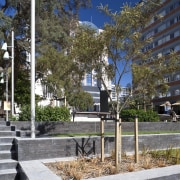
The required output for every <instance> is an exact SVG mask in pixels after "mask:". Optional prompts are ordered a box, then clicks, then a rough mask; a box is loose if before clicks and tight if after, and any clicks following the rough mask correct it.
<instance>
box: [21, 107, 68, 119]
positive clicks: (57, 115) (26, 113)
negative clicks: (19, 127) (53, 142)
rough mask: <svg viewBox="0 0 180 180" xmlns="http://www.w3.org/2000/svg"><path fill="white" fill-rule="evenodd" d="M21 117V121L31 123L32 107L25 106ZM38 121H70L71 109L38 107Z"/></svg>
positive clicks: (36, 114)
mask: <svg viewBox="0 0 180 180" xmlns="http://www.w3.org/2000/svg"><path fill="white" fill-rule="evenodd" d="M21 111H22V112H21V113H20V115H19V121H29V120H30V118H31V112H30V106H23V107H22V109H21ZM35 120H36V121H70V112H69V109H68V108H66V107H64V106H62V107H50V106H46V107H39V106H37V107H36V110H35Z"/></svg>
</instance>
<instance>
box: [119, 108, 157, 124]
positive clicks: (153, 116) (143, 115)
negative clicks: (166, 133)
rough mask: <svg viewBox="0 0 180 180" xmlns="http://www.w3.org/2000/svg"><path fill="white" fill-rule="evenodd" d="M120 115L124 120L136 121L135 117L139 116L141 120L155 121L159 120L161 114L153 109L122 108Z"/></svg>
mask: <svg viewBox="0 0 180 180" xmlns="http://www.w3.org/2000/svg"><path fill="white" fill-rule="evenodd" d="M120 116H121V117H122V119H123V121H128V122H134V120H135V117H138V121H139V122H150V121H151V122H154V121H159V116H158V113H157V112H154V111H152V110H148V111H144V110H136V109H126V110H122V111H121V114H120Z"/></svg>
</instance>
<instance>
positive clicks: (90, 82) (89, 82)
mask: <svg viewBox="0 0 180 180" xmlns="http://www.w3.org/2000/svg"><path fill="white" fill-rule="evenodd" d="M86 85H87V86H92V74H91V73H88V74H86Z"/></svg>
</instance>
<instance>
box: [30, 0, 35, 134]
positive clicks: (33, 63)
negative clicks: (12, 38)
mask: <svg viewBox="0 0 180 180" xmlns="http://www.w3.org/2000/svg"><path fill="white" fill-rule="evenodd" d="M31 138H35V0H31Z"/></svg>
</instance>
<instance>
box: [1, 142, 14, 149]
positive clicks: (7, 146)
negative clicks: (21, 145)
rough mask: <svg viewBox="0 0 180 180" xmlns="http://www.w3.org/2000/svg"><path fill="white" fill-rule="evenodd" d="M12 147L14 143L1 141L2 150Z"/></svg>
mask: <svg viewBox="0 0 180 180" xmlns="http://www.w3.org/2000/svg"><path fill="white" fill-rule="evenodd" d="M11 149H12V143H0V151H8V150H11Z"/></svg>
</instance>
